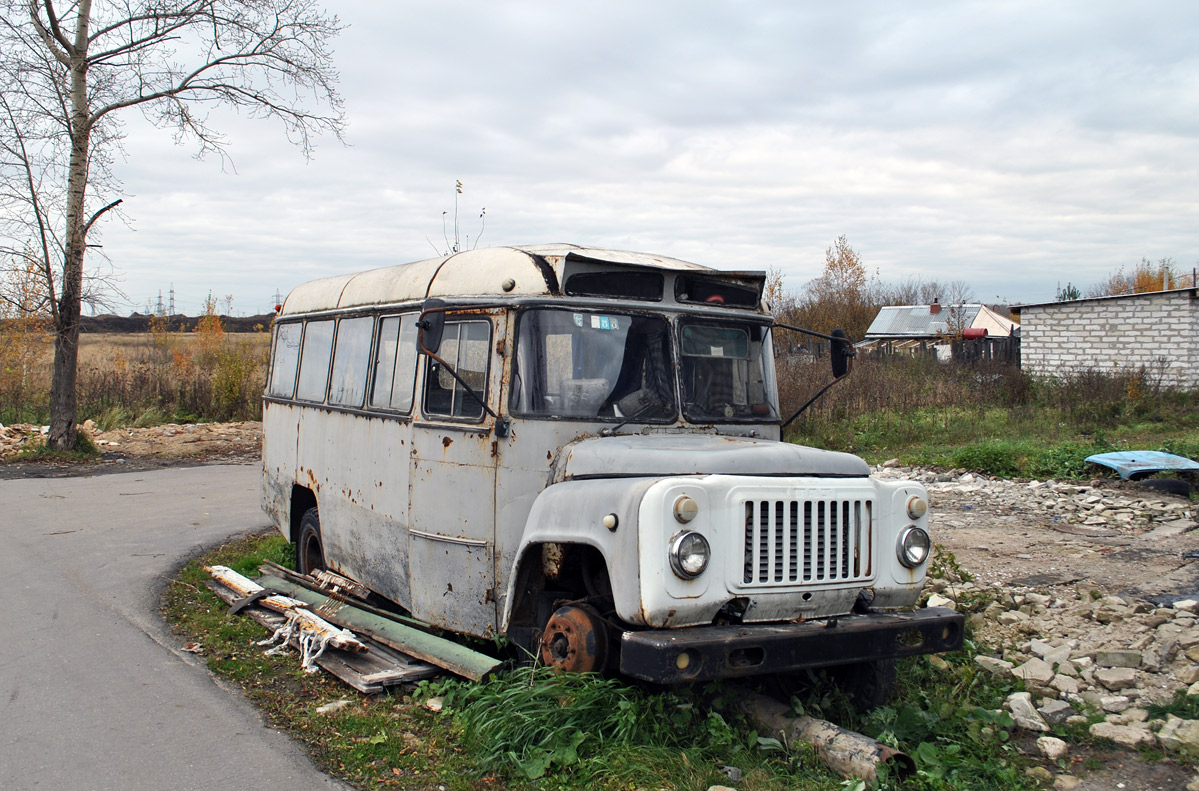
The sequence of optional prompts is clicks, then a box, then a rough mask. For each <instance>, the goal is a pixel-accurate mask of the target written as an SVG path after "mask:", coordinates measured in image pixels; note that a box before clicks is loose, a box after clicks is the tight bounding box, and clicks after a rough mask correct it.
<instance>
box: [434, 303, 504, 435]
mask: <svg viewBox="0 0 1199 791" xmlns="http://www.w3.org/2000/svg"><path fill="white" fill-rule="evenodd" d="M490 336H491V325H490V324H489V323H488V322H486V321H461V322H450V323H448V324H446V328H445V335H444V336H443V337H442V341H441V349H440V352H439V354H438V356H439V357H441V358H442V359H443V360H445V361H446V362H447V363H449V364H450V365H452V366H454V371H455V372H456V373H457V374H458V376H460V377H462V378H463V379H464V380H465V381H466V383H467V384H469V385H470V386H471V388H472V389H473V390H474V391H475V392H477V393H478V394H479V396H480V397H482V398H484V399H485V398H486V397H487V361H488V350H489V349H490V344H489V340H490ZM424 412H425V414H426V415H442V416H445V417H455V418H466V419H471V420H480V419H482V417H483V405H482V404H481V403H480V402H479V401H478V399H476V398H475V397H474V396H473V395H471V393H470V392H469V391H468V390H467V389H466V388H464V387H463V386H462V384H461V383H459V382H458V381H457V380H455V379H454V377H453V376H452V375H451V374H450V373H449V371H445V370H443V369H442V366H441V364H440V363H439V362H437V361H436V360H434V359H433V358H432V357H430V358H429V363H428V367H427V368H426V369H425V400H424Z"/></svg>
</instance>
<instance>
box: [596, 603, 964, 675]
mask: <svg viewBox="0 0 1199 791" xmlns="http://www.w3.org/2000/svg"><path fill="white" fill-rule="evenodd" d="M964 624H965V617H964V616H963V615H961V614H960V613H956V612H954V611H953V610H949V609H946V608H944V607H928V608H925V609H921V610H913V611H910V612H902V613H871V614H867V615H846V616H841V617H839V618H828V619H825V620H820V621H808V622H806V623H788V624H744V625H739V626H693V627H688V628H685V629H656V630H651V631H644V632H625V633H624V634H623V635H622V637H621V647H620V670H621V672H622V673H625V674H626V675H630V676H633V677H634V678H640V679H644V680H645V681H652V682H655V683H659V684H677V683H684V682H691V681H707V680H710V679H717V678H737V677H742V676H757V675H763V674H769V673H789V672H792V671H796V670H803V669H806V668H818V667H828V666H830V665H843V664H849V663H855V662H870V661H874V660H879V659H892V658H895V657H901V656H913V655H916V654H935V653H940V652H942V651H953V650H956V649H958V648H961V647H962V633H963V626H964Z"/></svg>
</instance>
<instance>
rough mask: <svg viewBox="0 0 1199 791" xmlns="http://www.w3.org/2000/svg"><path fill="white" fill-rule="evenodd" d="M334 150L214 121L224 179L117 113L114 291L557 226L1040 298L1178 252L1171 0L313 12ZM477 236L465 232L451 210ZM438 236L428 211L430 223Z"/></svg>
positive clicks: (217, 284) (446, 5) (1180, 15)
mask: <svg viewBox="0 0 1199 791" xmlns="http://www.w3.org/2000/svg"><path fill="white" fill-rule="evenodd" d="M327 5H328V6H329V7H330V8H331V9H333V10H334V11H335V12H336V13H337V14H338V15H339V16H340V17H341V19H342V21H343V22H344V23H346V24H347V25H349V27H348V29H347V30H346V31H345V32H344V33H343V34H342V36H341V39H340V41H339V44H338V46H337V55H336V61H337V66H338V68H339V69H340V71H341V75H342V80H341V90H342V93H343V95H344V97H345V99H346V109H347V114H348V119H349V131H348V135H347V142H348V143H349V146H348V147H342V146H341V145H340V144H338V143H337V142H336V141H335V140H333V139H331V138H330V139H324V140H321V141H320V142H319V143H318V148H317V151H316V153H315V157H314V159H313V160H312V161H311V162H309V163H307V164H306V163H305V162H304V160H303V157H302V156H301V153H300V151H299V150H298V149H295V148H293V147H291V146H289V145H287V143H286V140H285V138H284V136H283V133H282V130H281V129H279V128H278V127H277V126H275V125H273V124H272V123H270V122H254V121H249V120H245V119H238V118H235V117H234V118H230V119H228V121H227V122H225V123H224V124H223V128H224V129H225V130H226V131H227V132H228V136H229V139H230V142H231V148H230V150H231V153H232V156H233V161H234V163H235V165H236V172H233V171H232V170H230V169H229V168H226V169H225V170H224V172H222V168H221V163H220V162H219V161H218V160H216V159H211V158H210V159H208V160H204V161H196V160H194V159H192V158H191V157H190V155H191V153H192V151H191V150H190V149H188V148H186V147H178V146H175V145H174V144H173V142H172V138H171V135H170V133H169V132H166V131H162V130H155V129H153V128H151V127H149V126H148V125H146V124H144V123H143V122H141V121H140V119H136V118H131V119H129V121H130V123H129V125H128V127H127V131H128V140H127V141H126V147H127V149H128V152H129V159H128V162H127V163H125V164H124V165H122V166H119V167H118V172H119V174H120V175H121V176H122V178H123V179H124V182H125V186H126V190H127V192H128V193H129V195H128V199H127V201H126V203H125V205H124V207H123V208H124V209H125V212H126V217H127V218H128V225H123V224H122V223H120V222H110V223H108V224H107V226H106V227H105V228H104V232H103V239H102V241H103V244H104V251H105V252H106V253H107V255H108V256H109V257H110V259H111V260H112V262H113V264H114V265H115V266H116V268H117V269H118V271H119V272H120V273H121V274H122V275H123V278H124V281H123V284H122V287H123V289H124V290H125V291H126V292H127V293H128V294H129V297H130V300H131V302H132V306H133V307H136V308H139V309H144V307H145V305H146V302H147V300H153V299H156V298H157V294H158V292H159V290H161V291H162V293H163V295H164V299H165V297H166V295H167V292H168V289H169V288H170V287H171V285H172V284H174V288H175V291H176V300H177V307H178V308H179V309H180V310H182V311H185V312H195V311H196V310H197V309H198V306H199V303H200V300H201V299H202V298H203V297H204V296H205V295H206V294H207V293H208V291H209V290H211V291H212V292H213V293H214V294H216V295H217V296H218V297H223V296H224V295H226V294H232V295H233V296H234V308H235V310H236V311H237V312H239V313H241V312H245V313H255V312H260V311H262V310H265V309H267V308H268V307H269V306H270V305H271V304H272V303H273V301H274V300H273V295H274V293H275V291H276V290H277V289H278V290H280V291H282V292H283V293H286V292H287V291H288V290H289V289H290V288H292V287H294V286H296V285H298V284H299V283H301V282H303V281H305V280H308V279H311V278H314V277H321V276H325V275H329V274H335V273H341V272H351V271H357V270H361V269H367V268H371V267H375V266H384V265H387V264H392V263H402V262H406V261H411V260H416V259H420V258H427V257H431V256H433V255H435V254H437V253H439V252H441V251H442V250H444V249H445V248H446V242H445V239H444V237H443V235H442V212H443V211H449V212H450V214H451V220H452V213H453V208H454V182H455V180H456V179H461V180H462V181H463V182H464V184H465V193H464V194H463V195H462V196H460V198H459V217H460V223H461V232H462V236H463V242H464V243H465V242H466V237H467V236H468V235H469V243H470V244H471V245H474V244H475V243H476V242H477V243H478V244H479V245H481V246H495V245H503V244H513V243H517V244H519V243H544V242H574V243H578V244H590V245H606V246H614V247H618V248H624V249H633V250H641V251H646V252H656V253H663V254H667V255H673V256H676V257H680V258H684V259H687V260H692V261H695V262H697V263H701V264H707V265H710V266H716V267H720V268H729V269H734V268H735V269H766V268H768V267H777V268H779V269H781V270H782V271H783V273H784V275H785V282H786V285H787V286H788V287H790V288H793V289H799V288H801V287H802V286H803V284H804V283H805V282H806V281H807V280H809V279H811V278H813V277H815V276H817V275H818V274H819V273H820V271H821V269H822V266H823V261H824V249H825V248H826V247H827V246H828V245H829V244H831V243H832V241H833V240H834V239H835V238H836V237H837V236H839V235H841V234H845V235H846V236H847V237H848V238H849V241H850V243H851V244H852V245H853V247H854V248H855V249H856V250H857V251H858V252H859V253H860V254H861V256H862V259H863V261H864V262H865V263H866V264H867V265H868V266H869V267H870V268H871V270H875V269H877V271H878V273H879V275H880V276H881V277H882V278H883V279H885V280H899V279H903V278H907V277H910V276H920V277H924V278H926V279H938V280H941V281H949V280H964V281H966V282H967V283H969V284H970V285H971V286H972V287H973V289H974V292H975V294H976V295H977V296H978V297H979V298H980V299H982V300H985V301H997V300H1008V301H1012V302H1036V301H1044V300H1051V299H1052V298H1053V296H1054V290H1055V287H1056V286H1057V284H1058V283H1059V282H1060V283H1061V284H1062V285H1065V283H1066V282H1068V281H1069V282H1073V283H1074V284H1076V285H1079V286H1080V287H1083V288H1085V287H1086V286H1088V285H1090V284H1092V283H1094V282H1097V281H1099V280H1101V279H1103V278H1104V277H1106V275H1107V274H1109V273H1110V272H1112V271H1114V270H1115V269H1117V268H1118V267H1120V266H1121V265H1123V266H1131V265H1133V264H1135V263H1136V262H1137V261H1138V260H1140V258H1141V257H1142V256H1147V257H1149V258H1151V259H1159V258H1163V257H1171V258H1173V259H1174V260H1175V261H1176V262H1178V264H1179V266H1180V268H1182V269H1184V270H1185V271H1186V272H1188V273H1189V272H1190V271H1191V268H1192V267H1194V266H1196V265H1197V260H1199V233H1197V228H1196V209H1197V207H1199V178H1197V175H1199V174H1197V173H1196V171H1197V170H1199V55H1197V54H1196V53H1197V51H1199V50H1197V48H1196V47H1195V46H1194V42H1195V40H1196V37H1197V35H1199V24H1197V23H1199V5H1196V4H1195V3H1193V2H1189V3H1188V2H1172V3H1146V4H1137V5H1135V6H1134V5H1133V4H1130V3H1123V2H1096V1H1095V0H1087V1H1086V2H1075V3H1052V4H1049V3H1042V2H1026V3H1021V2H1005V3H962V2H953V3H910V2H905V3H902V4H900V3H892V2H879V3H845V4H831V3H819V4H817V3H797V2H782V1H780V2H760V3H735V4H734V3H715V2H644V0H643V2H638V3H633V2H603V3H593V4H582V3H569V4H566V3H548V2H503V3H465V2H437V3H411V2H373V3H372V2H353V3H351V2H332V3H328V4H327ZM483 207H486V210H487V213H486V214H487V216H486V230H485V232H484V233H483V235H482V238H481V239H478V238H477V237H478V232H479V228H480V219H479V216H478V215H479V213H480V210H481V209H482V208H483ZM450 236H451V240H452V228H451V230H450Z"/></svg>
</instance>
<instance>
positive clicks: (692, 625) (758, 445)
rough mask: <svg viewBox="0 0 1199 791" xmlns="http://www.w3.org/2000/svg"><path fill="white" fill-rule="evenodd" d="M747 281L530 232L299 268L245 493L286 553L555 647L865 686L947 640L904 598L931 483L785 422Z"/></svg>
mask: <svg viewBox="0 0 1199 791" xmlns="http://www.w3.org/2000/svg"><path fill="white" fill-rule="evenodd" d="M764 282H765V276H764V274H763V273H762V272H724V271H718V270H715V269H710V268H707V267H702V266H698V265H696V264H691V263H687V262H684V261H678V260H673V259H670V258H663V257H659V256H653V255H646V254H641V253H631V252H622V251H613V250H601V249H592V248H585V247H577V246H573V245H545V246H532V247H521V248H515V247H504V248H490V249H484V250H473V251H467V252H461V253H457V254H454V255H450V256H448V257H443V258H436V259H432V260H426V261H418V262H415V263H409V264H403V265H399V266H393V267H387V268H383V269H376V270H372V271H368V272H362V273H359V274H353V275H345V276H339V277H330V278H325V279H321V280H316V281H313V282H311V283H307V284H305V285H302V286H300V287H298V288H296V289H295V290H294V291H292V292H291V293H290V294H289V295H288V297H287V299H286V302H285V303H284V304H283V306H282V308H281V310H280V311H279V312H278V315H277V317H276V320H275V323H274V326H273V344H272V354H271V361H270V366H269V378H268V382H267V386H266V392H265V396H264V407H263V433H264V441H263V484H264V485H263V508H264V510H265V511H266V512H267V513H268V514H269V515H270V516H271V518H272V519H273V520H274V521H275V523H276V524H277V525H278V527H279V530H280V531H281V532H282V533H283V535H284V536H286V537H287V538H289V539H290V540H291V541H293V542H295V544H296V561H297V565H298V568H299V570H300V571H302V572H308V571H311V570H315V569H318V568H328V569H331V570H334V571H337V572H339V573H341V574H343V575H345V576H347V577H350V578H352V579H354V580H356V581H358V582H360V583H362V584H363V585H365V586H366V587H367V588H369V589H370V590H371V591H373V592H374V593H375V594H377V595H379V596H381V597H383V598H384V599H386V600H389V601H390V602H392V603H394V605H397V606H398V607H400V608H402V609H403V610H405V611H406V612H407V613H409V614H411V616H413V617H415V618H418V619H420V620H422V621H424V622H426V623H428V624H431V625H433V626H436V627H439V628H441V629H446V630H450V631H453V632H458V633H462V634H465V635H472V636H475V637H483V638H495V637H504V638H507V640H508V641H510V642H511V643H512V644H515V645H516V646H520V647H522V648H524V649H525V650H527V651H528V652H529V653H530V654H532V655H535V656H538V657H540V658H541V660H543V661H544V662H546V663H547V664H550V665H553V666H556V667H560V668H562V669H565V670H575V671H601V670H615V671H619V672H621V673H624V674H626V675H629V676H633V677H637V678H641V679H646V680H650V681H655V682H664V683H677V682H687V681H697V680H703V679H712V678H722V677H732V676H748V675H757V674H788V673H793V672H794V671H797V670H801V669H805V668H815V667H824V666H834V665H837V666H845V667H848V668H850V669H851V670H852V671H853V672H851V673H849V674H848V675H849V677H851V678H852V677H861V678H867V679H873V681H871V682H870V684H863V685H862V686H874V687H878V686H883V687H885V686H886V684H885V682H886V676H887V672H888V671H887V668H888V666H889V667H890V668H892V670H891V671H890V672H891V677H893V667H894V659H895V658H896V657H898V656H902V655H908V654H916V653H928V652H936V651H944V650H949V649H952V648H955V647H957V646H958V645H960V644H961V639H962V632H961V627H962V619H961V616H960V615H958V614H956V613H953V612H951V611H949V610H943V609H913V607H914V605H915V604H916V603H917V600H918V597H919V595H920V591H921V587H922V585H923V581H924V576H925V570H926V567H927V564H928V561H929V552H930V546H931V544H930V539H929V532H928V530H929V527H928V519H929V517H928V513H927V510H928V509H927V503H928V497H927V493H926V491H925V490H924V488H923V487H921V486H920V485H919V484H918V483H914V482H896V481H883V480H876V479H874V478H872V477H871V476H870V468H869V466H868V465H867V464H866V463H865V462H863V461H862V460H861V459H859V458H857V457H855V456H852V455H849V454H846V453H836V452H830V451H823V450H816V449H813V448H808V447H803V446H800V445H796V444H791V443H787V442H783V441H781V434H782V432H781V425H782V423H783V419H782V418H783V417H784V416H781V415H780V414H779V404H778V395H777V389H776V386H775V367H774V360H773V346H774V344H773V342H772V334H773V333H775V332H780V331H782V330H780V329H779V328H778V327H777V326H776V325H775V324H774V322H773V321H772V317H771V314H770V312H769V311H768V309H767V307H766V305H765V304H764V302H763V298H762V292H763V286H764ZM833 345H834V350H835V351H840V352H842V353H844V352H845V351H846V350H848V348H849V346H848V344H847V343H844V342H841V345H840V346H838V342H837V341H834V342H833ZM834 359H836V355H834ZM879 678H881V679H883V681H882V682H878V679H879Z"/></svg>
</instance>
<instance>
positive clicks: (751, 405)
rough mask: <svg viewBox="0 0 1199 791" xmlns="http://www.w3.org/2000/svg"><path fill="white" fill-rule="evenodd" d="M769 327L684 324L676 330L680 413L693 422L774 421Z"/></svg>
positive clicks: (705, 322)
mask: <svg viewBox="0 0 1199 791" xmlns="http://www.w3.org/2000/svg"><path fill="white" fill-rule="evenodd" d="M770 353H771V347H770V339H769V329H768V328H767V327H765V326H763V325H761V324H751V323H748V322H735V323H734V322H716V321H703V322H701V321H696V320H686V321H684V322H683V323H682V324H681V326H680V327H679V376H680V378H681V379H682V391H683V415H684V416H685V417H686V418H687V420H689V421H691V422H693V423H712V422H719V421H726V420H728V421H747V422H759V423H760V422H772V421H775V420H778V412H777V411H776V410H775V407H774V404H776V403H777V400H776V398H775V393H774V369H773V366H772V365H771V362H772V361H771V359H770Z"/></svg>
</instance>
